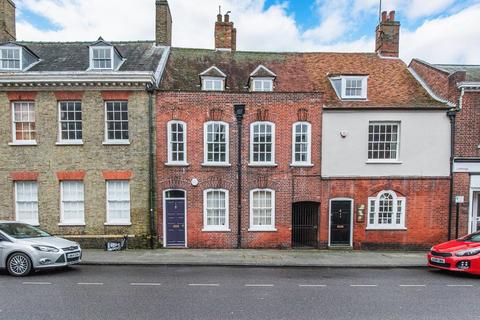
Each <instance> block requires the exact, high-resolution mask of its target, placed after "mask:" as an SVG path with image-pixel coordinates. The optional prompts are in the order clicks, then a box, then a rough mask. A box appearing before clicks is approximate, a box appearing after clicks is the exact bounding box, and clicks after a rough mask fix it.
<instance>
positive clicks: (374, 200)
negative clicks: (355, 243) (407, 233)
mask: <svg viewBox="0 0 480 320" xmlns="http://www.w3.org/2000/svg"><path fill="white" fill-rule="evenodd" d="M384 194H389V195H390V196H392V202H393V206H392V212H393V213H392V223H390V224H385V223H378V214H379V204H380V198H381V196H382V195H384ZM398 202H401V211H400V214H401V216H400V223H397V214H398V212H399V211H398ZM372 205H373V207H372ZM406 206H407V200H406V198H405V197H399V196H397V194H396V193H395V191H392V190H382V191H380V192H379V193H378V194H377V196H375V197H369V198H368V213H367V230H406V229H407V228H406V227H405V214H406ZM372 210H373V211H372ZM372 212H373V223H372V222H371V221H370V218H371V213H372Z"/></svg>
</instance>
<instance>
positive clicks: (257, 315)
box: [0, 266, 480, 320]
mask: <svg viewBox="0 0 480 320" xmlns="http://www.w3.org/2000/svg"><path fill="white" fill-rule="evenodd" d="M447 318H451V319H462V320H463V319H480V278H479V277H473V276H466V275H454V274H451V273H446V272H441V271H429V270H428V269H295V268H290V269H288V268H287V269H281V268H273V269H269V268H244V267H243V268H226V267H225V268H223V267H155V266H145V267H140V266H75V267H72V268H70V269H68V270H59V271H53V272H52V271H50V272H42V273H36V274H34V275H33V276H30V277H27V278H21V279H17V278H12V277H10V276H8V275H7V274H6V273H4V272H2V273H0V319H2V320H3V319H9V320H16V319H19V320H37V319H45V320H47V319H48V320H55V319H62V320H68V319H102V320H107V319H116V320H117V319H142V320H147V319H156V320H158V319H209V320H213V319H348V320H352V319H382V320H388V319H447Z"/></svg>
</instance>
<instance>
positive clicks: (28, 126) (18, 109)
mask: <svg viewBox="0 0 480 320" xmlns="http://www.w3.org/2000/svg"><path fill="white" fill-rule="evenodd" d="M35 137H36V132H35V103H33V102H23V101H21V102H14V103H13V142H18V143H22V142H24V143H25V142H27V143H28V142H35Z"/></svg>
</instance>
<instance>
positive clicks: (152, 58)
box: [15, 41, 165, 72]
mask: <svg viewBox="0 0 480 320" xmlns="http://www.w3.org/2000/svg"><path fill="white" fill-rule="evenodd" d="M15 43H16V44H19V45H22V46H25V47H27V48H28V49H29V50H31V51H32V52H33V53H35V54H36V55H37V56H38V57H39V58H40V59H41V61H40V63H38V64H36V65H34V66H33V67H32V68H31V69H29V70H28V71H60V72H61V71H86V70H87V69H88V68H89V48H88V47H89V45H91V44H92V43H94V42H93V41H92V42H15ZM111 44H112V45H113V46H115V47H116V48H117V50H118V51H119V52H120V54H121V56H122V57H123V58H125V59H126V60H125V62H124V63H123V64H122V65H121V67H120V69H119V70H118V71H152V72H154V71H155V70H156V69H157V67H158V64H159V62H160V59H161V57H162V54H163V51H164V50H165V49H164V48H163V47H156V46H155V43H154V42H153V41H138V42H111Z"/></svg>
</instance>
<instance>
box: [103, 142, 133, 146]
mask: <svg viewBox="0 0 480 320" xmlns="http://www.w3.org/2000/svg"><path fill="white" fill-rule="evenodd" d="M103 145H104V146H128V145H130V141H104V142H103Z"/></svg>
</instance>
